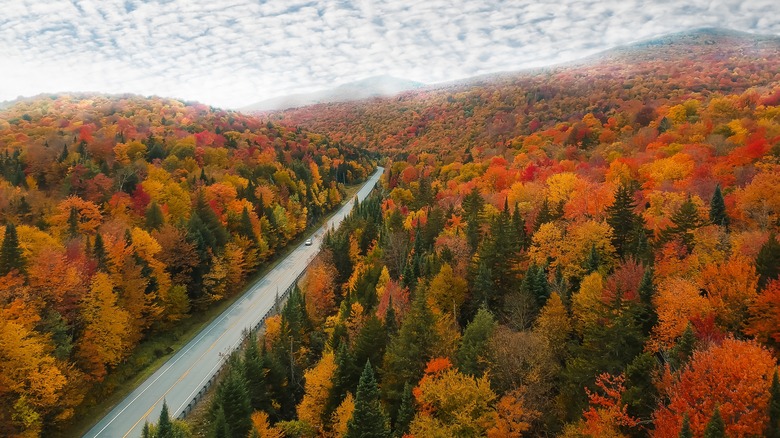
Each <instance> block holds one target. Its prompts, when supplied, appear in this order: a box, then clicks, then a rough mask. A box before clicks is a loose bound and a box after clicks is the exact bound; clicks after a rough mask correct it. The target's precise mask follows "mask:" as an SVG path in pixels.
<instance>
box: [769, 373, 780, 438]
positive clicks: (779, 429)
mask: <svg viewBox="0 0 780 438" xmlns="http://www.w3.org/2000/svg"><path fill="white" fill-rule="evenodd" d="M766 436H767V438H780V381H778V378H777V368H775V373H774V375H773V376H772V386H770V387H769V423H768V424H767V427H766Z"/></svg>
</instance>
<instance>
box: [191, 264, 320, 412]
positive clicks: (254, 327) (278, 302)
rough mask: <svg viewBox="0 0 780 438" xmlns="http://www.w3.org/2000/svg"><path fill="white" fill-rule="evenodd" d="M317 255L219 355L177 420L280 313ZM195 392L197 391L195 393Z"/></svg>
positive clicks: (204, 393)
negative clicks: (235, 355)
mask: <svg viewBox="0 0 780 438" xmlns="http://www.w3.org/2000/svg"><path fill="white" fill-rule="evenodd" d="M318 254H319V251H318V252H316V253H314V255H312V256H310V257H309V259H308V260H307V261H306V267H305V268H304V269H303V271H301V273H300V274H298V276H296V277H295V279H294V280H293V281H292V282H291V283H290V284H289V285H288V286H287V288H285V290H284V292H282V294H281V295H277V296H276V298H275V300H274V305H273V306H272V307H271V308H270V309H268V311H266V312H265V314H264V315H263V316H262V317H260V318H259V319H258V320H256V321H255V322H253V323H252V324H251V325H250V326H249V327H247V328H245V329H244V332H243V333H244V335H243V336H242V337H241V339H239V340H238V341H237V342H236V343H234V344H233V345H231V346H230V347H229V348H228V349H227V352H225V353H220V357H221V360H220V361H219V363H217V364H216V365H215V366H214V367H213V368H212V369H211V370H210V372H209V373H208V374H207V376H206V377H205V378H204V379H203V380H202V381H201V382H200V384H199V385H198V387H197V388H196V390H193V393H194V395H191V397H192V400H191V401H190V402H189V403H188V404H187V406H185V407H184V408H183V409H182V411H181V412H180V413H179V415H178V416H176V418H177V419H179V420H183V419H185V418H187V415H189V414H190V413H191V412H192V410H193V409H195V406H196V405H197V404H198V402H199V401H201V400H202V399H203V397H204V396H205V395H206V392H207V391H208V390H209V388H211V386H212V385H214V384H215V383H216V382H217V377H218V376H219V374H220V373H221V372H222V371H223V370H224V369H225V365H226V364H227V359H228V358H229V357H230V356H231V355H232V354H233V353H235V352H237V351H238V350H240V349H241V346H242V345H243V344H244V342H245V341H246V340H247V338H248V337H249V334H250V333H251V332H253V331H255V332H256V331H258V330H260V328H261V327H262V326H263V324H265V321H266V320H267V319H268V318H269V317H270V316H273V315H275V314H276V313H277V312H279V311H281V309H282V306H284V304H285V303H286V302H287V298H288V297H289V296H290V292H292V291H293V289H295V286H296V285H297V284H298V282H299V281H300V280H301V278H303V276H304V275H305V274H306V271H307V270H308V269H309V265H310V264H311V262H312V261H313V260H314V259H315V258H316V257H317V255H318ZM195 391H198V392H197V393H195Z"/></svg>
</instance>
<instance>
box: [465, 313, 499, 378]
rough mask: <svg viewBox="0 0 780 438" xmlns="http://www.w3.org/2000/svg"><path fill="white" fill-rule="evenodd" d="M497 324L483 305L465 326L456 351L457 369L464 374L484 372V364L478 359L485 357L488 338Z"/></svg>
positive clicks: (475, 374) (480, 373)
mask: <svg viewBox="0 0 780 438" xmlns="http://www.w3.org/2000/svg"><path fill="white" fill-rule="evenodd" d="M497 326H498V324H497V323H496V319H495V318H494V317H493V314H492V313H490V311H489V310H487V309H485V308H484V307H483V308H481V309H479V311H477V315H476V316H475V317H474V319H473V320H472V321H471V323H469V325H468V326H467V327H466V330H465V331H464V332H463V338H461V341H460V348H459V349H458V353H457V361H458V369H460V371H461V372H462V373H464V374H468V375H471V376H481V375H482V374H483V373H484V372H485V364H484V363H482V362H481V361H480V359H481V358H484V357H486V354H485V353H486V349H487V345H488V340H489V339H490V337H491V336H492V335H493V332H494V331H495V330H496V327H497Z"/></svg>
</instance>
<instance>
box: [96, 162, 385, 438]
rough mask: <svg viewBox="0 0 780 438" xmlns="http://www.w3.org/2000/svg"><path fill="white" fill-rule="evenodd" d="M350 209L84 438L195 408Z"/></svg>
mask: <svg viewBox="0 0 780 438" xmlns="http://www.w3.org/2000/svg"><path fill="white" fill-rule="evenodd" d="M383 171H384V169H383V168H381V167H379V168H378V169H377V171H376V172H375V173H374V174H373V175H371V177H370V178H369V180H368V181H367V182H366V183H365V184H364V185H363V187H362V188H361V189H360V191H359V192H358V194H357V197H358V199H360V200H361V201H362V200H363V199H365V198H366V196H368V194H369V193H370V192H371V190H372V189H373V188H374V186H375V185H376V183H377V181H378V180H379V177H380V176H381V175H382V172H383ZM353 207H354V199H351V200H350V201H349V202H348V203H347V204H345V205H344V206H343V207H341V209H339V211H338V212H337V213H336V214H335V215H333V216H332V217H331V218H330V219H329V220H328V222H327V223H326V224H324V225H323V226H322V227H321V228H320V229H318V230H317V231H316V232H314V234H312V235H311V236H310V237H311V238H312V240H313V241H314V245H311V246H306V245H304V244H300V245H299V246H298V247H297V248H295V250H293V251H292V253H290V255H288V256H287V257H285V258H284V260H282V261H281V262H279V264H277V265H276V267H274V268H273V269H272V270H271V271H270V272H268V274H266V275H265V276H264V277H263V278H260V279H258V280H257V281H255V282H254V284H252V285H250V286H249V287H248V288H247V291H246V292H245V293H244V296H243V297H241V298H240V299H238V300H237V301H236V302H235V303H233V304H232V305H231V306H230V307H229V308H227V309H226V310H225V311H224V312H223V313H222V314H221V315H220V316H218V317H217V318H216V319H215V320H214V321H212V322H211V324H209V325H208V326H207V327H206V328H204V329H203V330H202V331H201V332H200V333H199V334H198V335H197V336H195V338H193V339H192V340H191V341H190V342H189V343H188V344H187V345H185V346H184V347H183V348H182V349H181V350H179V352H177V353H176V354H175V355H174V356H173V357H171V358H170V359H169V360H168V361H167V362H166V363H165V364H164V365H163V366H162V367H160V368H159V369H158V370H157V371H156V372H155V373H154V374H152V375H151V376H150V377H149V378H148V379H146V381H144V382H143V383H142V384H141V385H140V386H138V388H136V389H135V390H134V391H133V392H131V393H130V395H128V396H127V397H125V399H124V400H122V401H121V402H120V403H119V404H118V405H117V406H115V407H114V409H112V410H111V412H110V413H109V414H108V415H106V416H105V417H103V419H101V420H100V421H99V422H98V423H97V424H95V426H93V427H92V429H90V431H89V432H87V434H86V435H84V436H85V437H90V438H92V437H105V438H119V437H123V438H124V437H140V436H141V431H142V429H143V426H144V422H145V421H146V420H149V421H150V422H156V421H157V419H158V417H159V416H160V410H161V409H162V403H163V400H166V401H167V403H168V409H169V411H170V415H171V417H172V418H176V417H179V416H181V415H183V413H186V412H188V411H189V409H191V406H194V403H192V402H193V400H194V399H198V398H200V397H201V396H202V394H204V393H205V390H206V389H207V387H208V386H210V385H211V383H212V381H213V380H212V378H213V376H214V374H215V373H217V372H218V371H219V369H220V368H221V367H222V365H223V363H224V361H225V358H226V357H227V356H228V355H229V354H230V352H231V351H232V350H234V349H235V348H236V347H237V346H238V345H239V344H240V342H241V340H242V338H243V332H244V330H245V329H248V328H252V327H256V326H257V325H258V324H259V323H260V322H261V321H262V319H263V317H264V316H265V315H266V314H267V313H268V312H269V311H270V310H271V309H272V308H273V306H274V302H275V301H276V297H277V293H279V294H282V293H283V292H284V291H285V290H286V289H287V288H288V287H289V286H290V285H291V284H292V283H293V282H294V281H295V280H296V279H297V278H298V276H299V275H300V274H301V273H302V272H303V271H304V270H305V269H306V267H307V266H308V264H309V263H310V262H311V260H312V259H313V258H314V256H315V255H317V252H319V246H320V245H319V244H320V242H321V239H322V237H323V236H324V235H325V233H326V231H327V230H328V229H329V228H336V227H338V225H339V224H340V223H341V222H342V221H343V220H344V218H345V217H346V216H347V214H349V212H350V211H351V210H352V208H353Z"/></svg>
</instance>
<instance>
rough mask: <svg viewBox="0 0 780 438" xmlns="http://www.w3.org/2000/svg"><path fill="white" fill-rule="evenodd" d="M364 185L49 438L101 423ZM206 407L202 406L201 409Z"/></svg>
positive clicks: (164, 335) (159, 336) (157, 343)
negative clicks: (239, 287) (240, 286)
mask: <svg viewBox="0 0 780 438" xmlns="http://www.w3.org/2000/svg"><path fill="white" fill-rule="evenodd" d="M364 183H365V182H363V183H360V184H354V185H350V186H346V187H345V188H344V191H345V193H346V195H345V196H344V200H343V201H342V203H341V205H340V206H339V207H338V208H335V209H334V210H333V211H331V212H330V213H328V214H327V215H326V216H324V217H322V218H321V219H320V220H319V221H318V222H317V223H315V224H313V225H311V226H309V227H308V228H307V229H306V230H305V231H304V232H303V233H301V234H300V235H299V236H298V237H297V238H295V239H294V240H292V241H290V242H289V243H288V244H287V246H285V247H284V248H283V249H282V250H281V251H279V253H277V254H274V256H273V257H271V259H270V260H268V261H266V262H265V263H264V264H263V265H261V266H260V268H258V270H257V271H256V272H255V273H254V274H252V275H250V276H249V278H248V279H247V281H246V283H245V285H244V287H243V288H242V289H241V291H240V292H239V293H236V294H233V295H232V296H230V297H228V298H226V299H224V300H222V301H220V302H219V303H216V304H215V305H213V306H211V307H209V308H208V309H206V310H205V311H202V312H199V313H197V314H194V315H191V316H189V317H188V318H186V319H184V320H182V321H179V323H178V324H177V325H176V326H174V327H171V328H170V329H167V330H163V331H159V332H155V333H153V336H151V337H149V338H147V339H145V340H144V341H142V342H141V343H140V344H138V346H137V347H136V348H135V350H134V351H133V353H132V354H131V355H130V356H129V357H128V358H127V359H126V360H125V361H124V362H122V363H121V364H120V365H119V366H117V367H116V368H115V369H114V370H113V371H112V372H111V373H110V374H109V375H108V376H107V377H106V379H105V380H104V381H103V382H102V383H100V384H99V385H96V386H95V387H94V388H92V389H90V391H89V392H88V393H87V395H86V396H85V397H84V402H83V403H82V404H81V405H80V406H79V407H77V408H76V412H75V414H74V416H73V418H74V420H73V421H71V422H69V423H67V424H65V425H63V426H62V427H61V428H59V429H55V430H50V431H49V433H50V435H49V436H51V437H53V438H64V437H73V436H83V435H84V434H86V433H87V432H88V431H89V429H90V428H91V427H92V426H93V425H94V424H95V423H96V422H97V421H98V420H99V419H101V418H103V417H104V416H106V415H107V414H108V413H109V412H111V409H113V408H114V406H116V405H117V404H118V403H119V402H120V401H122V400H123V399H124V398H125V397H126V396H127V395H128V394H130V393H131V392H132V391H133V390H134V389H135V388H136V387H138V386H139V385H140V384H141V383H143V382H144V380H146V379H147V378H148V377H149V376H151V375H152V374H154V372H155V371H157V370H158V369H159V368H160V367H161V366H163V365H164V364H165V362H167V361H168V359H170V358H171V357H172V356H173V355H174V354H176V352H178V351H179V350H181V348H182V347H184V346H185V345H187V343H188V342H189V341H191V340H192V339H193V338H195V336H197V335H198V333H200V332H201V330H203V328H205V327H206V326H207V325H208V324H209V323H211V321H213V320H214V319H215V318H216V317H218V316H219V315H221V314H222V312H224V311H225V310H226V309H227V308H228V307H230V305H232V304H233V303H234V302H235V301H236V300H238V299H239V298H241V297H242V296H243V295H244V293H245V292H246V291H247V290H248V288H249V286H250V285H252V284H254V283H255V282H256V281H257V280H259V279H261V278H263V277H264V276H265V275H266V274H267V273H268V272H270V271H271V270H272V269H273V268H274V267H276V265H278V264H279V263H280V262H281V261H282V260H284V259H285V258H286V257H287V256H288V255H289V254H290V253H291V252H292V251H293V250H294V249H295V248H297V247H298V245H300V244H301V243H303V242H304V241H305V240H306V238H307V237H308V236H309V235H310V234H311V233H312V232H314V231H315V230H317V229H318V228H319V227H321V226H322V225H323V224H325V223H326V222H327V221H328V220H329V219H330V218H331V217H333V215H335V214H336V212H338V211H339V209H341V207H342V206H343V205H344V204H345V203H346V202H349V201H350V200H352V199H353V198H354V197H355V195H356V194H357V192H358V191H359V190H360V188H361V187H362V186H363V184H364ZM203 404H204V403H199V404H198V405H199V406H200V405H203Z"/></svg>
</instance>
